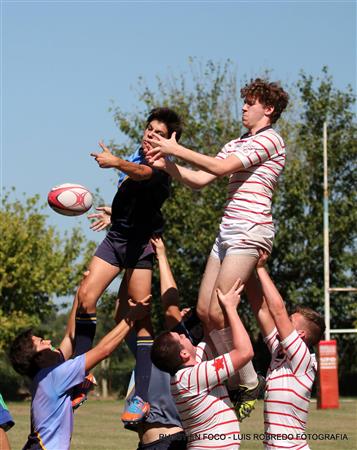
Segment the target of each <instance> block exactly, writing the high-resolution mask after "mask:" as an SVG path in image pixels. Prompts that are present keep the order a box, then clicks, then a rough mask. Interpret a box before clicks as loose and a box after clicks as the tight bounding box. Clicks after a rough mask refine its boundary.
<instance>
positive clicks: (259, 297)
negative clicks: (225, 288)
mask: <svg viewBox="0 0 357 450" xmlns="http://www.w3.org/2000/svg"><path fill="white" fill-rule="evenodd" d="M245 292H246V294H247V297H248V300H249V303H250V305H251V307H252V310H253V313H254V315H255V318H256V320H257V322H258V325H259V328H260V331H261V333H262V335H263V337H265V336H268V335H269V334H270V333H271V332H272V331H273V330H274V328H275V322H274V320H273V318H272V316H271V314H270V311H269V308H268V305H267V302H266V300H265V297H264V295H263V291H262V286H261V284H260V281H259V279H258V278H257V275H256V274H255V273H252V275H251V276H250V278H249V280H248V281H247V282H246V283H245Z"/></svg>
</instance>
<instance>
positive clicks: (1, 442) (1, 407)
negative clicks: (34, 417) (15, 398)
mask: <svg viewBox="0 0 357 450" xmlns="http://www.w3.org/2000/svg"><path fill="white" fill-rule="evenodd" d="M14 425H15V422H14V420H13V418H12V416H11V414H10V412H9V409H8V407H7V406H6V403H5V402H4V399H3V398H2V395H1V394H0V449H1V450H10V443H9V439H8V437H7V435H6V432H7V431H9V430H10V428H12V427H13V426H14Z"/></svg>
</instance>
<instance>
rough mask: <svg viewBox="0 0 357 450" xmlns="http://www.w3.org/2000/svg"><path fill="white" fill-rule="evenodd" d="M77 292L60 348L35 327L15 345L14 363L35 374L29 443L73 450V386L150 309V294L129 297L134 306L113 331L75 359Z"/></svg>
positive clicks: (25, 372)
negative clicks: (55, 346) (140, 297)
mask: <svg viewBox="0 0 357 450" xmlns="http://www.w3.org/2000/svg"><path fill="white" fill-rule="evenodd" d="M76 302H77V296H76V298H75V301H74V304H73V308H72V311H71V314H70V320H69V322H68V325H67V331H66V335H65V337H64V339H63V340H62V342H61V344H60V346H59V348H58V349H54V348H53V347H52V345H51V341H50V340H45V339H42V338H41V337H38V336H35V335H34V334H33V332H32V330H27V331H25V332H23V333H21V334H20V335H19V336H17V338H16V339H15V340H14V342H13V343H12V345H11V348H10V351H9V357H10V361H11V363H12V366H13V368H14V369H15V370H16V371H17V372H18V373H20V374H22V375H26V376H28V377H29V378H30V379H31V393H32V404H31V433H30V435H29V437H28V440H27V443H26V444H25V446H24V450H25V449H44V448H46V449H47V450H59V449H61V450H67V449H69V448H70V439H71V434H72V430H73V410H72V403H71V391H72V388H73V387H74V386H76V385H78V384H79V383H81V382H82V381H83V379H84V377H85V372H86V371H88V370H90V369H91V368H93V367H94V366H95V365H97V364H98V363H99V362H100V361H102V360H103V359H104V358H106V357H108V356H109V355H110V354H111V353H112V352H113V351H114V350H115V349H116V348H117V347H118V345H120V343H121V342H122V341H123V339H124V338H125V336H126V335H127V333H128V332H129V331H130V329H132V327H133V326H134V322H135V320H140V319H142V317H144V315H145V314H147V309H148V307H149V299H148V298H147V299H144V300H142V301H141V302H137V303H135V302H133V301H132V300H130V301H129V304H130V310H129V312H128V315H127V316H126V318H125V319H123V320H122V321H121V322H120V323H119V324H118V325H117V326H116V327H115V328H114V329H113V330H112V331H111V332H109V333H108V334H107V335H106V336H105V337H104V338H103V339H102V340H101V341H100V342H99V343H98V345H96V346H95V347H94V348H92V349H91V350H89V351H88V352H87V353H85V354H83V355H80V356H77V357H76V358H74V359H69V358H70V357H71V356H72V354H73V339H74V326H75V313H76V309H77V304H76Z"/></svg>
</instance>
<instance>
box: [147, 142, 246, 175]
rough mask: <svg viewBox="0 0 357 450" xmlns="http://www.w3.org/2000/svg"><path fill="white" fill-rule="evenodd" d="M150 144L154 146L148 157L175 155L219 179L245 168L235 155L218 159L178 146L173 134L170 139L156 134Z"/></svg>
mask: <svg viewBox="0 0 357 450" xmlns="http://www.w3.org/2000/svg"><path fill="white" fill-rule="evenodd" d="M148 142H149V143H150V144H151V145H152V146H153V148H152V149H151V150H150V151H149V152H148V155H149V156H150V157H152V158H153V159H155V158H159V157H161V156H162V155H173V156H175V157H176V158H180V159H182V160H183V161H186V162H188V163H190V164H193V165H194V166H196V167H197V168H199V169H201V170H204V171H205V172H208V173H210V174H212V175H215V176H217V177H219V176H224V175H229V174H231V173H233V172H238V171H239V170H241V169H243V168H244V166H243V163H242V162H241V160H240V159H239V158H237V157H236V156H234V155H232V156H229V157H228V158H225V159H218V158H215V157H213V156H207V155H203V154H202V153H198V152H195V151H193V150H190V149H188V148H186V147H184V146H183V145H180V144H178V143H177V141H176V138H175V133H173V134H172V136H171V138H170V139H166V138H164V137H163V136H160V135H158V134H154V137H153V138H149V139H148Z"/></svg>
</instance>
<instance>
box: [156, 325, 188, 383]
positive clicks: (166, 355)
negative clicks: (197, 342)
mask: <svg viewBox="0 0 357 450" xmlns="http://www.w3.org/2000/svg"><path fill="white" fill-rule="evenodd" d="M181 350H182V346H181V344H180V343H179V342H177V341H176V340H175V338H174V337H173V336H172V334H171V332H170V331H164V332H163V333H161V334H160V335H159V336H158V337H157V338H155V340H154V343H153V346H152V348H151V360H152V362H153V363H154V364H155V366H156V367H157V368H158V369H160V370H162V371H163V372H167V373H169V374H170V375H175V373H176V372H177V370H178V368H179V367H180V366H181V364H182V359H181V356H180V352H181Z"/></svg>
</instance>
